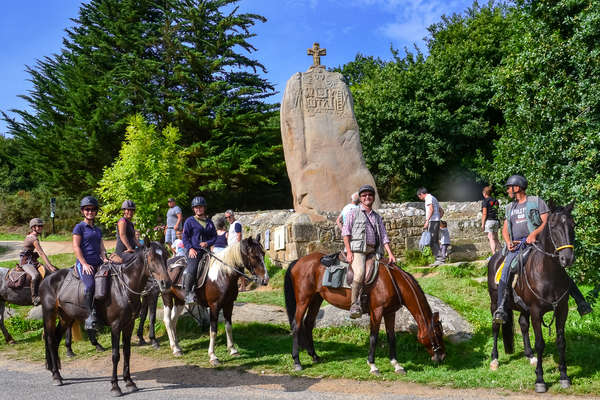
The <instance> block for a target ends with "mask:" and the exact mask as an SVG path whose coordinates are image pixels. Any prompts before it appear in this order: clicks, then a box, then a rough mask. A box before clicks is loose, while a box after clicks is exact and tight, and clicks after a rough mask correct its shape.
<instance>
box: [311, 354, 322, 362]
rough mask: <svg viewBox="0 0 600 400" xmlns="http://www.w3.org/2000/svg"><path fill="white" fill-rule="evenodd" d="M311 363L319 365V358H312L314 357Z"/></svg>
mask: <svg viewBox="0 0 600 400" xmlns="http://www.w3.org/2000/svg"><path fill="white" fill-rule="evenodd" d="M312 362H313V364H318V363H320V362H321V357H319V356H314V357H313V358H312Z"/></svg>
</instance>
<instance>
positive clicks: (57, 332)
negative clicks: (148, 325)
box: [40, 242, 171, 396]
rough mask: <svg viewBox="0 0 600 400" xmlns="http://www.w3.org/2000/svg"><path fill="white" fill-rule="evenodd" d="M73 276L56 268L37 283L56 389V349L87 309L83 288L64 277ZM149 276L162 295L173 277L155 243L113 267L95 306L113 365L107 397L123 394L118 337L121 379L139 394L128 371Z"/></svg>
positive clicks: (58, 381) (163, 251) (161, 249)
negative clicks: (108, 337)
mask: <svg viewBox="0 0 600 400" xmlns="http://www.w3.org/2000/svg"><path fill="white" fill-rule="evenodd" d="M72 273H73V272H72V269H64V270H60V271H58V272H56V273H54V274H52V275H50V277H48V278H47V279H44V281H43V282H42V284H41V285H40V296H41V299H42V310H43V315H44V342H45V345H46V368H47V369H49V370H50V371H51V372H52V378H53V380H54V384H55V385H62V377H61V375H60V372H59V369H60V358H59V355H58V345H59V343H60V341H61V339H62V336H63V334H64V332H65V329H66V327H68V326H70V325H71V324H72V323H73V321H75V320H80V321H81V320H85V319H86V318H87V316H88V313H87V309H86V307H84V306H83V285H82V284H81V281H72V280H71V279H72V277H69V276H68V275H69V274H72ZM150 276H152V277H154V279H156V282H157V283H158V285H159V287H160V289H161V291H166V290H168V289H169V288H170V286H171V279H170V278H169V275H168V274H167V266H166V249H165V248H164V247H163V246H162V245H161V244H160V243H157V242H152V243H150V244H148V245H145V246H144V247H142V248H140V249H138V250H137V251H136V253H135V256H134V257H133V259H132V260H131V261H130V262H129V263H128V264H126V265H113V266H112V267H111V277H110V287H109V292H108V295H107V297H106V299H105V300H103V301H101V302H97V306H96V310H97V313H98V319H99V320H100V321H102V323H104V324H106V325H109V326H110V328H111V344H112V364H113V371H112V379H111V384H112V388H111V394H112V395H113V396H120V395H121V394H122V392H121V389H120V388H119V384H118V379H117V366H118V364H119V359H120V353H119V342H120V339H121V334H122V336H123V358H124V360H123V381H124V382H125V383H126V388H127V390H128V391H129V392H132V391H136V390H137V387H136V385H135V383H134V382H133V380H132V379H131V374H130V371H129V358H130V355H131V334H132V332H133V326H134V322H135V317H136V316H137V312H138V310H139V307H140V294H141V292H142V290H143V289H144V287H145V285H146V282H147V280H148V278H149V277H150ZM69 282H71V283H73V284H71V283H69ZM63 286H64V287H63ZM57 318H58V320H59V321H58V325H57V323H56V319H57Z"/></svg>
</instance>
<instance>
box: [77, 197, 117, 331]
mask: <svg viewBox="0 0 600 400" xmlns="http://www.w3.org/2000/svg"><path fill="white" fill-rule="evenodd" d="M79 208H80V210H81V213H82V214H83V221H81V222H80V223H78V224H77V225H75V228H73V252H74V253H75V257H76V258H77V262H76V263H75V268H76V269H77V273H78V274H79V277H80V279H81V282H82V283H83V285H84V287H85V289H84V292H83V296H84V300H85V307H86V308H87V311H88V313H89V316H88V318H87V319H86V320H85V329H86V330H97V327H98V326H97V325H98V319H97V318H96V309H95V307H94V275H95V274H96V270H97V268H98V267H99V266H100V265H102V263H103V262H108V258H107V255H106V248H105V247H104V241H103V240H102V231H101V230H100V228H98V227H97V226H95V220H96V215H97V214H98V208H99V206H98V200H96V198H95V197H92V196H85V197H84V198H83V199H81V202H80V203H79Z"/></svg>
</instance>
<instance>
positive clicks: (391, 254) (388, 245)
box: [383, 243, 396, 263]
mask: <svg viewBox="0 0 600 400" xmlns="http://www.w3.org/2000/svg"><path fill="white" fill-rule="evenodd" d="M383 247H384V248H385V251H387V254H388V260H389V261H390V263H395V262H396V257H394V254H393V253H392V249H391V247H390V244H389V243H385V244H384V245H383Z"/></svg>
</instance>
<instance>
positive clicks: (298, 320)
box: [292, 298, 309, 371]
mask: <svg viewBox="0 0 600 400" xmlns="http://www.w3.org/2000/svg"><path fill="white" fill-rule="evenodd" d="M308 305H309V301H308V299H306V298H304V299H302V301H298V302H297V303H296V314H295V316H294V321H293V326H292V337H293V340H292V358H293V359H294V371H302V364H300V347H301V346H302V345H303V344H305V342H306V337H305V335H306V333H305V331H304V326H303V320H304V314H305V313H306V309H307V308H308Z"/></svg>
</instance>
